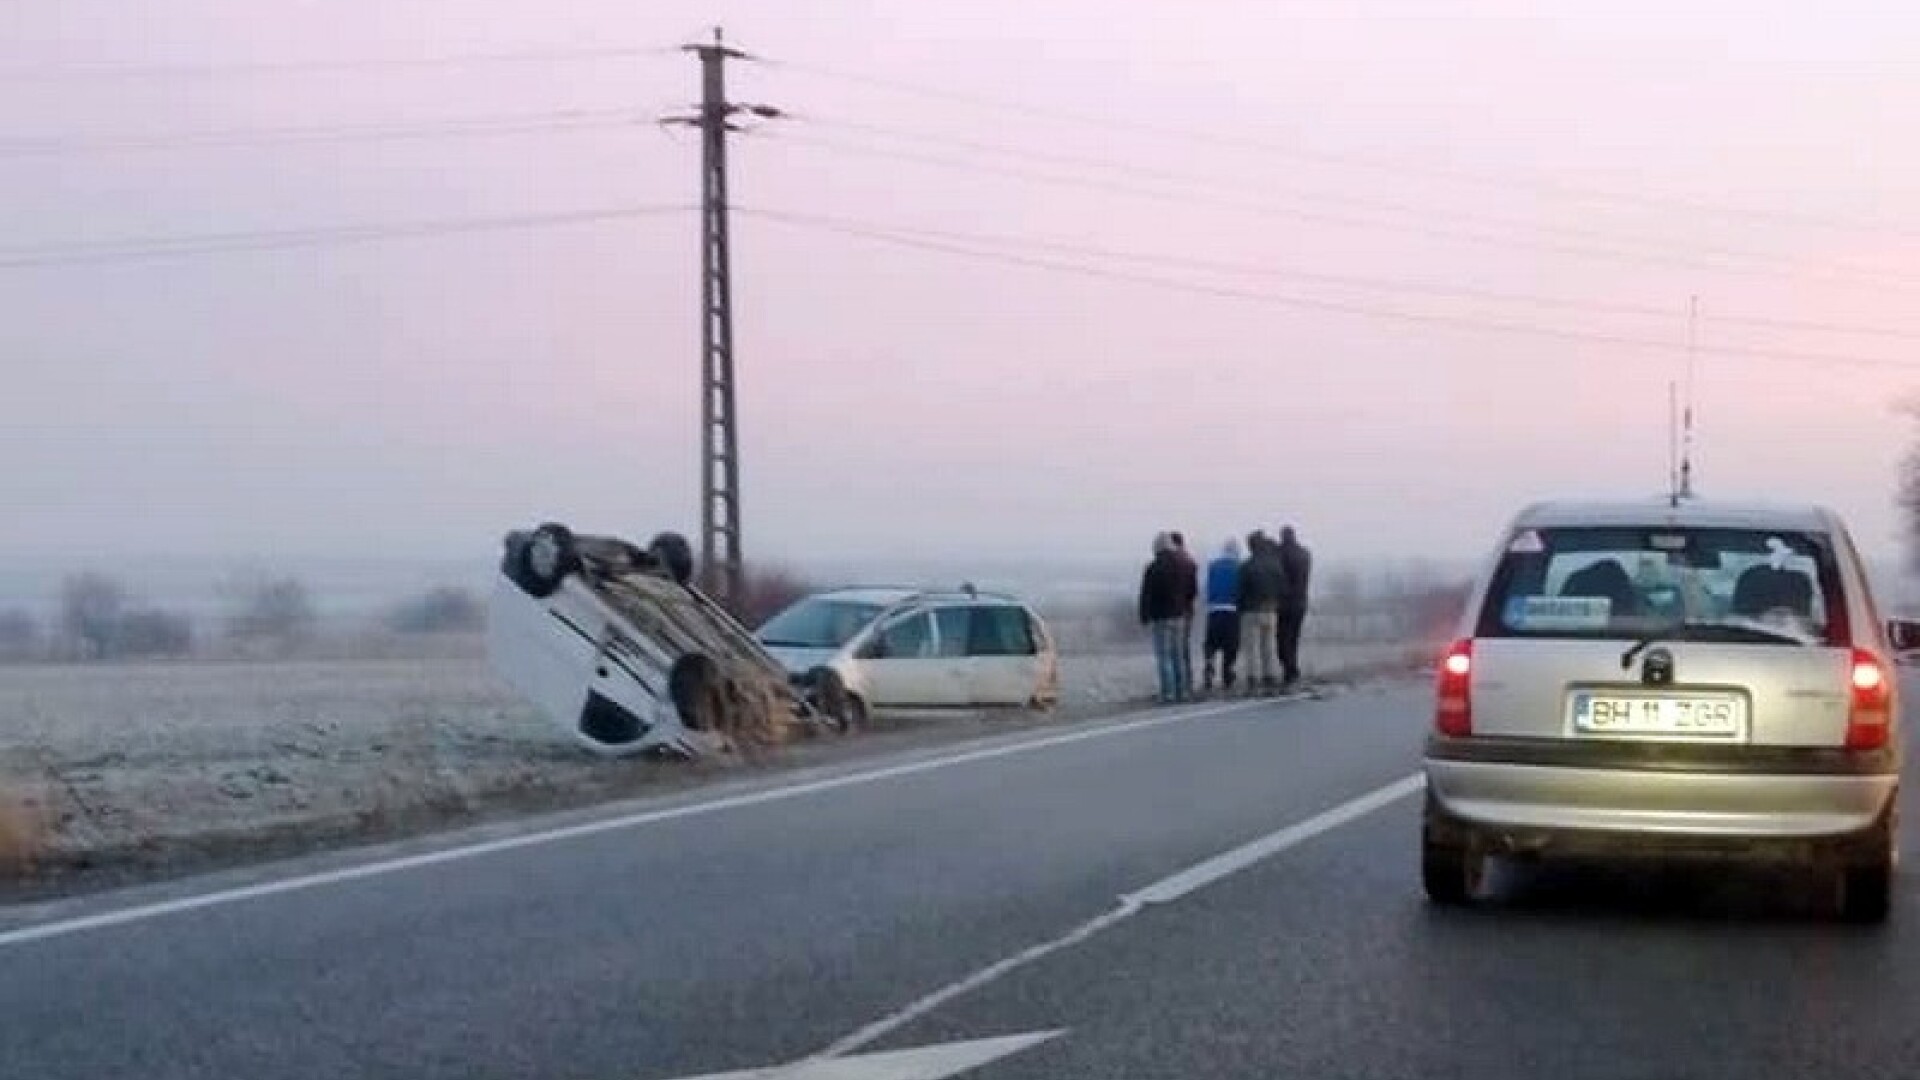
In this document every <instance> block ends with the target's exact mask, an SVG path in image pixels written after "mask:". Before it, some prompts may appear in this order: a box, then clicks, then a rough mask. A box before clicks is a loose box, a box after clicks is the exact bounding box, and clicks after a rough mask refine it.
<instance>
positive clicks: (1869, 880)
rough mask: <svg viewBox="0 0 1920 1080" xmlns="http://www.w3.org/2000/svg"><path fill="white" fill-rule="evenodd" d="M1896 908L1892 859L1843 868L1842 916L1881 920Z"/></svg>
mask: <svg viewBox="0 0 1920 1080" xmlns="http://www.w3.org/2000/svg"><path fill="white" fill-rule="evenodd" d="M1892 909H1893V865H1892V863H1891V861H1883V862H1877V863H1869V864H1867V865H1865V866H1851V867H1848V868H1847V869H1846V870H1844V871H1842V872H1841V877H1840V917H1841V918H1843V919H1845V920H1846V921H1847V922H1851V923H1869V924H1870V923H1881V922H1885V921H1887V914H1888V912H1890V911H1891V910H1892Z"/></svg>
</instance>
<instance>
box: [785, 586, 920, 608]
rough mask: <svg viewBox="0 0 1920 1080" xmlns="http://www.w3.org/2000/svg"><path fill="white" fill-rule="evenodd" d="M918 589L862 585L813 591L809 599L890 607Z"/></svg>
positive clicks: (914, 594)
mask: <svg viewBox="0 0 1920 1080" xmlns="http://www.w3.org/2000/svg"><path fill="white" fill-rule="evenodd" d="M919 592H920V590H918V589H895V588H883V587H873V586H868V587H862V588H857V589H833V590H831V591H829V592H823V593H815V594H814V595H812V596H810V597H808V599H809V600H844V601H846V602H848V603H853V604H878V605H880V606H881V607H892V606H893V605H895V604H897V603H899V602H900V601H902V600H905V599H908V598H909V597H912V596H916V595H918V594H919Z"/></svg>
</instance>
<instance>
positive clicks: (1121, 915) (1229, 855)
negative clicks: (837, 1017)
mask: <svg viewBox="0 0 1920 1080" xmlns="http://www.w3.org/2000/svg"><path fill="white" fill-rule="evenodd" d="M1425 785H1426V778H1425V777H1424V776H1423V775H1421V774H1420V773H1414V774H1412V775H1411V776H1403V777H1401V778H1400V779H1398V780H1395V781H1394V782H1393V783H1391V784H1388V785H1386V786H1385V787H1380V788H1376V789H1374V790H1372V791H1369V792H1367V793H1366V794H1364V795H1360V796H1357V797H1355V798H1352V799H1348V800H1347V801H1346V802H1343V803H1341V804H1340V805H1338V806H1335V807H1333V808H1332V809H1329V810H1323V811H1321V812H1320V813H1318V814H1315V815H1314V816H1312V817H1310V818H1308V819H1306V820H1305V821H1302V822H1299V823H1297V824H1294V825H1289V826H1287V827H1286V828H1283V829H1276V830H1275V831H1273V832H1270V833H1268V834H1267V835H1265V836H1262V837H1260V838H1259V839H1257V840H1253V841H1250V842H1248V843H1245V844H1242V845H1240V846H1239V847H1237V848H1234V849H1232V850H1231V851H1225V852H1222V853H1220V854H1218V855H1215V856H1214V857H1213V858H1210V859H1207V860H1206V861H1204V862H1199V863H1195V864H1194V865H1192V866H1190V867H1187V868H1186V869H1185V870H1181V871H1179V872H1177V873H1174V874H1170V875H1168V876H1166V877H1164V878H1161V879H1160V880H1159V881H1156V882H1154V883H1153V884H1151V885H1148V886H1146V887H1145V888H1141V889H1135V890H1134V891H1133V892H1130V893H1127V894H1126V895H1124V896H1122V897H1121V898H1120V902H1119V903H1118V904H1117V905H1116V906H1115V907H1113V908H1111V909H1109V910H1107V911H1104V912H1102V913H1101V914H1099V915H1096V916H1094V917H1093V918H1091V919H1088V920H1087V921H1086V922H1083V923H1081V924H1080V925H1079V926H1076V927H1074V928H1073V929H1072V930H1069V931H1067V932H1066V933H1065V934H1062V935H1061V936H1059V937H1057V938H1054V939H1052V940H1050V941H1044V942H1041V943H1040V944H1038V945H1035V946H1032V947H1031V948H1028V949H1026V950H1024V951H1021V952H1018V953H1015V954H1014V955H1012V956H1009V957H1007V958H1005V959H1003V960H997V961H995V962H994V963H991V964H988V965H987V966H986V967H983V968H981V969H980V970H978V971H976V972H974V973H973V974H971V975H968V976H967V977H965V978H963V979H960V980H959V981H957V982H952V983H948V984H947V985H946V986H943V987H941V988H940V989H938V990H935V991H934V992H933V993H931V994H928V995H926V996H925V997H922V998H920V999H918V1000H916V1001H914V1002H912V1003H910V1004H908V1005H907V1006H906V1007H904V1008H902V1009H900V1010H898V1011H897V1012H893V1013H890V1014H888V1015H886V1016H883V1017H881V1018H880V1019H878V1020H875V1021H874V1022H873V1023H871V1024H868V1025H867V1026H865V1027H863V1028H861V1029H859V1030H858V1031H855V1032H853V1033H851V1034H849V1035H847V1036H845V1037H844V1038H841V1039H839V1040H838V1041H836V1042H834V1043H833V1044H832V1045H830V1046H828V1047H827V1048H826V1049H825V1050H822V1051H820V1053H819V1054H818V1055H816V1057H817V1058H835V1057H839V1056H840V1055H842V1054H847V1053H851V1052H853V1051H855V1050H858V1049H859V1048H861V1047H862V1046H866V1045H868V1044H870V1043H873V1042H875V1041H877V1040H879V1039H883V1038H885V1037H886V1036H888V1035H890V1034H892V1033H893V1032H895V1031H898V1030H899V1029H901V1028H903V1027H905V1026H906V1025H908V1024H910V1023H912V1022H914V1021H915V1020H918V1019H920V1018H921V1017H923V1016H925V1015H927V1014H928V1013H930V1012H932V1011H933V1010H935V1009H938V1008H939V1007H940V1006H942V1005H945V1004H946V1003H947V1002H949V1001H952V1000H953V999H955V998H957V997H960V996H961V995H963V994H968V993H971V992H973V991H975V990H978V989H979V988H981V987H982V986H985V985H987V984H988V983H990V982H993V981H994V980H995V979H998V978H1000V977H1001V976H1003V975H1005V974H1007V973H1008V972H1011V971H1014V970H1016V969H1018V968H1021V967H1025V966H1026V965H1028V964H1031V963H1033V962H1034V961H1035V960H1038V959H1040V958H1042V957H1044V956H1047V955H1049V954H1051V953H1055V952H1059V951H1060V950H1061V949H1067V948H1071V947H1073V946H1075V945H1078V944H1080V943H1081V942H1083V941H1085V940H1087V939H1088V938H1090V937H1093V936H1094V935H1095V934H1098V933H1099V932H1101V931H1102V930H1106V929H1108V928H1110V927H1113V926H1115V925H1117V924H1119V923H1121V922H1123V921H1125V920H1127V919H1129V918H1132V917H1133V916H1134V915H1137V914H1139V913H1140V912H1141V911H1142V910H1144V909H1145V908H1146V907H1147V906H1148V905H1150V904H1164V903H1171V902H1172V901H1175V900H1178V899H1180V898H1181V897H1183V896H1186V895H1188V894H1189V893H1192V892H1194V891H1195V890H1198V889H1202V888H1205V887H1206V886H1208V885H1211V884H1213V883H1214V882H1216V881H1219V880H1220V879H1222V878H1224V877H1226V876H1228V875H1229V874H1232V873H1235V872H1236V871H1240V870H1244V869H1246V868H1247V867H1249V866H1252V865H1253V864H1254V863H1257V862H1259V861H1260V860H1262V859H1267V858H1271V857H1273V856H1275V855H1278V854H1280V853H1281V852H1283V851H1286V850H1287V849H1288V848H1292V847H1297V846H1299V845H1300V844H1303V843H1306V842H1307V841H1308V840H1311V839H1313V838H1314V837H1316V836H1319V835H1320V834H1322V833H1325V832H1330V831H1332V830H1334V829H1337V828H1339V827H1340V826H1342V825H1345V824H1347V823H1348V822H1350V821H1354V820H1356V819H1358V818H1361V817H1364V816H1366V815H1367V814H1371V813H1373V812H1374V811H1375V810H1379V809H1380V808H1382V807H1384V806H1388V805H1390V804H1392V803H1394V802H1397V801H1399V800H1401V799H1404V798H1406V797H1407V796H1408V795H1411V794H1413V793H1414V792H1416V791H1419V790H1420V789H1421V788H1422V787H1424V786H1425Z"/></svg>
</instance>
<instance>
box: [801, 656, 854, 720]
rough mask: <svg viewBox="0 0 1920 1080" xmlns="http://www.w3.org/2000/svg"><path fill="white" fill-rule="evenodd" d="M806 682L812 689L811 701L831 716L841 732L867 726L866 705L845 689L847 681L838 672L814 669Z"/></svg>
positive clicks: (828, 668) (823, 668)
mask: <svg viewBox="0 0 1920 1080" xmlns="http://www.w3.org/2000/svg"><path fill="white" fill-rule="evenodd" d="M807 682H808V684H809V685H811V686H812V687H813V700H814V702H815V703H816V704H817V705H818V706H819V708H820V711H821V712H823V713H826V714H827V715H828V716H831V717H832V718H833V720H834V723H835V724H836V725H838V726H839V728H840V730H841V731H854V730H857V729H859V728H863V727H866V726H867V703H866V702H864V701H862V700H860V695H858V694H856V693H854V692H853V691H852V690H851V689H849V688H848V687H847V680H846V679H845V678H844V677H842V676H841V674H840V673H839V672H838V671H835V670H834V669H832V668H830V667H822V668H815V669H814V670H813V672H812V674H810V675H809V676H808V677H807Z"/></svg>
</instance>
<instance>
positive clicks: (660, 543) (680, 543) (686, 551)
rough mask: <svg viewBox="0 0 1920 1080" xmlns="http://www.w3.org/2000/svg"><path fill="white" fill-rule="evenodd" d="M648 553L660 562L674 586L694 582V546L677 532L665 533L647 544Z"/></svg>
mask: <svg viewBox="0 0 1920 1080" xmlns="http://www.w3.org/2000/svg"><path fill="white" fill-rule="evenodd" d="M647 553H648V554H650V555H652V556H653V557H654V558H655V559H657V560H659V562H660V565H661V566H662V567H663V568H665V570H666V572H667V576H668V577H670V578H672V579H673V581H674V584H676V585H685V584H686V583H687V582H689V581H692V580H693V545H692V544H690V543H688V542H687V538H686V537H684V536H681V535H680V534H679V533H675V532H663V533H661V534H660V535H658V536H656V537H654V538H653V539H652V540H651V541H648V543H647Z"/></svg>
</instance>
